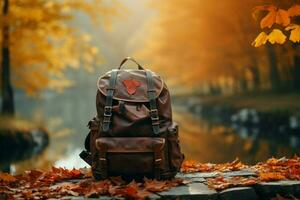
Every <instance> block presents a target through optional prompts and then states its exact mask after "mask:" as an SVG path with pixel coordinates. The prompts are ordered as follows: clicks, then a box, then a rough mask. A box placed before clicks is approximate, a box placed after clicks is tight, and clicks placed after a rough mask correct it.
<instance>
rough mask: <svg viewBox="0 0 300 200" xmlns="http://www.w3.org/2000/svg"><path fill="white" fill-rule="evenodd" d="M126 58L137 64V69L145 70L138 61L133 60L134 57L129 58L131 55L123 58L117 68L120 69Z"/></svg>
mask: <svg viewBox="0 0 300 200" xmlns="http://www.w3.org/2000/svg"><path fill="white" fill-rule="evenodd" d="M128 60H131V61H132V62H134V63H135V64H137V66H138V69H139V70H145V69H144V68H143V67H142V66H141V65H140V64H139V63H138V62H136V60H134V59H133V58H131V57H127V58H124V60H122V62H121V64H120V66H119V67H118V69H121V67H122V65H123V64H124V63H125V62H126V61H128Z"/></svg>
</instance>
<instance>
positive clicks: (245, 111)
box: [0, 0, 300, 173]
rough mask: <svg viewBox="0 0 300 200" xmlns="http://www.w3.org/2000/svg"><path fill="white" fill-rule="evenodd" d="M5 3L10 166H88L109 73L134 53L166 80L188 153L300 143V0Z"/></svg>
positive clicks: (275, 151) (259, 151) (2, 155)
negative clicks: (100, 92)
mask: <svg viewBox="0 0 300 200" xmlns="http://www.w3.org/2000/svg"><path fill="white" fill-rule="evenodd" d="M0 6H1V10H0V11H1V13H0V15H1V17H0V27H1V31H0V47H1V54H0V55H1V57H0V58H1V60H0V61H1V68H0V69H1V82H0V85H1V97H0V102H1V105H2V106H1V112H2V115H1V117H0V150H1V151H0V170H4V171H10V172H12V173H20V172H22V171H24V170H27V169H31V168H44V169H47V168H49V167H51V166H52V165H55V166H65V167H68V168H72V167H82V166H85V164H84V163H83V161H81V160H80V158H79V156H78V153H79V152H80V151H81V149H82V148H83V143H84V138H85V136H86V134H87V131H88V129H87V128H86V124H87V122H88V121H89V120H90V119H91V118H92V117H93V116H94V115H95V95H96V80H97V77H98V76H99V75H101V74H102V73H104V72H106V71H108V70H110V69H112V68H116V67H117V66H118V65H119V62H120V61H121V60H122V59H123V58H124V57H127V56H133V57H135V58H136V60H138V61H139V62H140V63H142V64H144V65H145V67H146V68H149V69H151V70H153V71H155V72H157V73H158V74H161V76H162V77H163V78H164V79H165V80H166V83H167V85H168V86H169V88H170V91H171V93H172V100H173V111H174V119H175V121H178V122H179V125H180V134H181V136H180V137H181V144H182V148H183V152H184V153H185V154H186V157H187V158H188V159H196V160H199V161H201V162H226V161H230V160H233V159H234V158H235V157H240V159H241V160H242V161H244V162H246V163H249V164H252V163H256V162H258V161H262V160H265V159H267V158H269V157H271V156H276V157H281V156H291V155H293V154H297V153H299V149H300V148H299V147H300V135H299V133H300V93H299V91H300V47H299V42H300V1H298V0H276V1H275V0H274V1H271V0H270V1H267V0H264V1H263V0H256V1H253V0H244V1H238V0H227V1H219V2H217V3H216V2H208V1H204V0H186V1H180V0H164V1H158V0H113V1H108V0H86V1H82V0H51V1H50V0H47V1H46V0H26V1H22V0H2V1H1V3H0ZM129 67H132V66H129Z"/></svg>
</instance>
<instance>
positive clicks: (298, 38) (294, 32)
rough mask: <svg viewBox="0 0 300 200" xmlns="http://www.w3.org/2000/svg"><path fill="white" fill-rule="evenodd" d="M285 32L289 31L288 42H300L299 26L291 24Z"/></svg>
mask: <svg viewBox="0 0 300 200" xmlns="http://www.w3.org/2000/svg"><path fill="white" fill-rule="evenodd" d="M285 30H287V31H289V30H291V34H290V38H289V39H290V40H291V41H292V42H300V26H299V25H297V24H293V25H291V26H288V27H286V29H285Z"/></svg>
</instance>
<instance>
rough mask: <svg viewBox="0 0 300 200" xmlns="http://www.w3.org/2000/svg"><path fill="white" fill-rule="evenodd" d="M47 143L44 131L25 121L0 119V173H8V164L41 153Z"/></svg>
mask: <svg viewBox="0 0 300 200" xmlns="http://www.w3.org/2000/svg"><path fill="white" fill-rule="evenodd" d="M48 143H49V136H48V131H47V130H46V129H44V128H42V127H39V126H37V125H35V124H33V123H30V122H27V121H25V120H20V119H12V118H7V117H1V120H0V171H9V170H10V169H9V166H10V163H12V162H15V161H19V160H24V159H27V158H30V157H31V156H33V155H37V154H39V153H41V152H42V151H43V150H44V149H45V147H47V146H48Z"/></svg>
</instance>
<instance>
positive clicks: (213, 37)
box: [138, 0, 261, 92]
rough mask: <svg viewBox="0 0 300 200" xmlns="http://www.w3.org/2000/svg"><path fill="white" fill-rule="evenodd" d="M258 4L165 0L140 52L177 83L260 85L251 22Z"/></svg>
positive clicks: (211, 86)
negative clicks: (252, 43)
mask: <svg viewBox="0 0 300 200" xmlns="http://www.w3.org/2000/svg"><path fill="white" fill-rule="evenodd" d="M254 5H255V4H254V3H253V1H250V0H249V1H236V0H231V1H224V2H218V3H210V2H204V1H193V0H188V1H184V2H183V1H179V0H178V1H177V0H176V1H171V0H166V1H163V2H161V1H160V2H159V3H157V4H154V5H153V7H154V8H155V9H156V10H157V11H158V16H157V17H156V18H154V19H153V21H152V22H151V23H150V24H149V25H148V26H147V28H146V30H147V31H146V32H145V34H144V35H147V36H148V37H147V38H146V42H145V44H146V45H145V47H144V48H143V50H141V51H140V52H139V53H138V54H139V55H140V56H143V57H145V58H148V59H149V61H150V62H151V63H152V66H154V67H156V70H159V71H161V72H162V74H167V75H168V76H167V78H168V79H171V80H169V81H168V82H171V84H172V83H174V84H175V85H177V86H178V85H185V86H186V85H192V86H198V87H193V88H202V89H203V90H206V91H209V90H211V89H213V90H214V91H217V90H221V91H228V92H236V91H246V90H249V89H258V88H259V87H260V84H261V74H260V70H259V62H260V61H259V57H258V54H260V50H258V49H255V48H253V47H251V45H249V43H250V42H251V41H252V40H253V38H254V37H255V31H256V30H257V29H256V27H255V23H254V22H251V8H252V7H253V6H254ZM170 13H172V14H170ZM247 14H248V15H247ZM233 15H234V17H233ZM218 87H220V89H217V88H218ZM189 88H191V87H189Z"/></svg>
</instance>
